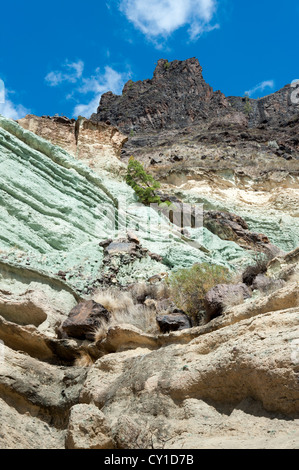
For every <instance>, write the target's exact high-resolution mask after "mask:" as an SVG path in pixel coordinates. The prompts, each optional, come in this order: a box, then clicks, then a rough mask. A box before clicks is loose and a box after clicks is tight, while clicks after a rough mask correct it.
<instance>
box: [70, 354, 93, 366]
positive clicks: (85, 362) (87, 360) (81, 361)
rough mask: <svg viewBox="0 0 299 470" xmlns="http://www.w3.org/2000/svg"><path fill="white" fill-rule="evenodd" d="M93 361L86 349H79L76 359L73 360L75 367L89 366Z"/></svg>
mask: <svg viewBox="0 0 299 470" xmlns="http://www.w3.org/2000/svg"><path fill="white" fill-rule="evenodd" d="M93 363H94V361H93V360H92V358H91V357H90V355H89V354H88V352H86V351H80V353H79V355H78V357H77V359H76V360H75V362H74V366H75V367H91V366H92V365H93Z"/></svg>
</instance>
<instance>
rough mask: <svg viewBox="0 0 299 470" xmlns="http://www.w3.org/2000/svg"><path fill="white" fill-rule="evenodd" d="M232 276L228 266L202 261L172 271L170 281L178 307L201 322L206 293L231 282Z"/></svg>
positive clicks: (196, 322)
mask: <svg viewBox="0 0 299 470" xmlns="http://www.w3.org/2000/svg"><path fill="white" fill-rule="evenodd" d="M230 277H231V274H230V271H229V270H228V269H227V268H225V267H223V266H217V265H210V264H208V263H202V264H195V265H194V266H192V268H189V269H180V270H178V271H177V272H175V273H172V275H171V276H170V278H169V281H168V282H169V286H170V290H171V296H172V298H173V301H174V302H175V304H176V305H177V307H178V308H180V309H182V310H184V311H185V312H186V313H187V314H188V315H189V316H190V317H191V318H192V320H193V322H194V323H195V324H199V323H200V321H201V319H202V318H201V315H202V314H201V312H203V310H204V303H203V301H204V297H205V295H206V293H207V292H208V291H209V290H210V289H212V287H214V286H215V285H217V284H227V283H229V282H230Z"/></svg>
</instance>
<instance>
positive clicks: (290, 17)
mask: <svg viewBox="0 0 299 470" xmlns="http://www.w3.org/2000/svg"><path fill="white" fill-rule="evenodd" d="M0 15H1V16H0V18H1V20H2V21H1V28H0V44H1V46H0V48H1V49H0V113H1V114H4V115H6V116H8V117H12V118H13V119H18V118H20V117H23V116H24V115H25V114H27V113H29V112H30V113H32V114H36V115H44V114H46V115H54V114H59V115H65V116H68V117H76V116H77V115H78V114H81V115H84V116H86V117H89V115H90V114H91V113H92V112H95V111H96V108H97V105H98V102H99V99H100V96H101V94H102V93H104V92H106V91H109V90H112V91H113V92H114V93H121V90H122V87H123V85H124V83H125V82H126V81H127V80H129V79H132V80H134V81H136V80H144V79H146V78H151V77H152V75H153V71H154V68H155V63H156V62H157V60H158V59H160V58H163V59H168V60H169V61H172V60H175V59H178V60H184V59H187V58H189V57H197V58H198V59H199V62H200V64H201V65H202V67H203V75H204V78H205V80H206V81H207V82H208V83H209V84H210V85H211V86H212V87H213V88H214V90H219V89H220V90H221V91H222V92H223V93H224V94H225V95H227V96H229V95H238V96H243V95H244V94H245V92H249V95H250V96H252V97H253V98H257V97H261V96H264V95H267V94H269V93H272V92H274V91H276V90H278V89H280V88H282V87H283V86H284V85H286V84H287V83H291V82H292V81H293V80H295V79H298V78H299V70H298V45H299V28H298V22H299V2H298V0H285V1H284V2H282V1H280V0H251V1H245V0H151V1H148V0H112V1H109V2H108V1H99V0H89V1H88V2H82V1H80V2H79V1H77V0H73V1H72V2H69V1H65V0H59V1H58V0H52V1H51V2H41V1H40V0H39V1H37V0H27V1H26V2H25V1H24V0H11V1H10V2H5V4H3V2H2V5H1V6H0ZM1 80H2V81H3V83H4V85H5V103H3V101H4V100H3V93H2V92H1Z"/></svg>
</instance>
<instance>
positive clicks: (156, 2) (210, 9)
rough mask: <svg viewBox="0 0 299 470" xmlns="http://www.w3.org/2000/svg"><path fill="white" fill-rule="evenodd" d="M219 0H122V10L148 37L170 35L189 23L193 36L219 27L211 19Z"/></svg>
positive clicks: (190, 32) (191, 36) (190, 33)
mask: <svg viewBox="0 0 299 470" xmlns="http://www.w3.org/2000/svg"><path fill="white" fill-rule="evenodd" d="M216 8H217V1H216V0H151V1H150V2H148V0H121V3H120V10H121V11H122V12H123V13H124V14H125V16H126V17H127V19H128V20H129V21H130V22H131V23H133V24H134V26H135V28H137V29H139V30H140V31H142V32H143V33H144V34H145V35H146V36H147V37H148V38H150V39H153V38H157V37H159V36H162V37H167V36H169V35H170V34H171V33H173V32H174V31H176V30H177V29H179V28H181V27H182V26H186V25H188V26H189V35H190V38H191V39H193V40H194V39H197V38H198V37H199V36H200V35H201V34H202V33H203V32H204V31H211V30H212V29H215V28H217V27H219V26H218V25H215V26H211V25H210V22H211V21H212V19H213V16H214V14H215V12H216Z"/></svg>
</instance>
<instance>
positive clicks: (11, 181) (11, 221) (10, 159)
mask: <svg viewBox="0 0 299 470" xmlns="http://www.w3.org/2000/svg"><path fill="white" fill-rule="evenodd" d="M0 211H1V212H0V221H1V231H0V259H2V260H5V261H6V262H13V263H17V264H18V265H21V266H24V267H26V266H28V267H29V266H30V268H32V269H36V270H38V271H43V272H46V273H48V274H49V275H57V273H58V272H59V271H62V272H65V273H66V278H67V281H68V283H69V284H70V285H72V286H73V287H74V288H75V289H77V290H82V289H83V288H84V286H86V285H87V284H90V283H92V282H93V281H94V280H95V279H97V278H99V277H100V275H101V268H102V261H103V249H102V247H100V246H99V242H101V241H103V240H105V239H108V238H111V239H115V238H117V236H119V235H120V234H125V232H126V230H127V229H130V230H131V231H132V230H133V231H135V233H136V234H137V235H138V237H139V239H140V242H141V244H142V246H144V247H145V248H147V249H149V250H150V251H151V252H153V253H157V254H158V255H161V256H162V262H159V261H155V260H153V259H151V258H150V257H146V258H144V259H141V260H135V261H134V262H133V263H132V264H128V265H125V266H121V267H120V269H119V272H118V275H117V276H118V281H119V282H120V283H122V284H127V283H129V282H132V281H134V280H141V279H148V278H149V277H151V276H153V275H155V274H158V273H161V272H167V271H168V270H171V269H178V268H181V267H189V266H192V265H193V264H194V263H196V262H203V261H208V262H211V263H215V264H221V265H224V266H227V267H228V268H230V269H234V267H235V266H236V265H238V267H240V266H242V265H246V264H248V262H249V261H250V259H251V257H252V256H253V253H252V252H250V251H246V250H243V249H242V248H240V247H239V246H238V245H237V244H235V243H233V242H227V241H223V240H221V239H220V238H218V237H217V236H215V235H213V234H212V233H210V232H209V231H208V230H206V229H205V228H202V227H200V228H197V229H190V230H189V232H190V239H191V240H192V241H193V242H194V243H191V244H190V242H188V241H186V240H183V239H182V237H181V235H180V233H179V232H178V230H177V229H176V228H175V227H174V226H173V225H172V224H170V223H169V222H168V221H167V220H166V218H165V217H163V216H161V214H159V213H158V212H157V211H155V210H153V209H152V208H149V207H145V206H143V205H140V204H138V202H137V199H136V196H135V193H134V191H133V190H132V188H130V187H129V186H127V185H126V183H125V182H124V181H120V180H119V181H118V180H117V179H116V178H115V176H113V177H112V175H111V174H109V173H106V172H104V171H103V174H102V175H99V174H97V173H95V172H93V171H92V170H91V169H90V168H89V167H88V166H86V165H85V164H83V163H81V162H79V161H77V160H76V159H75V158H74V157H72V156H71V155H69V154H68V153H67V152H66V151H65V150H63V149H61V148H60V147H57V146H55V145H53V144H51V143H49V142H48V141H46V140H44V139H42V138H40V137H38V136H36V135H35V134H33V133H32V132H29V131H27V130H24V129H23V128H22V127H20V126H19V125H18V124H17V123H16V122H14V121H12V120H10V119H6V118H4V117H2V116H0ZM201 245H202V246H203V247H205V248H206V249H207V250H206V252H203V251H202V250H201V249H199V248H198V247H200V246H201Z"/></svg>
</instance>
